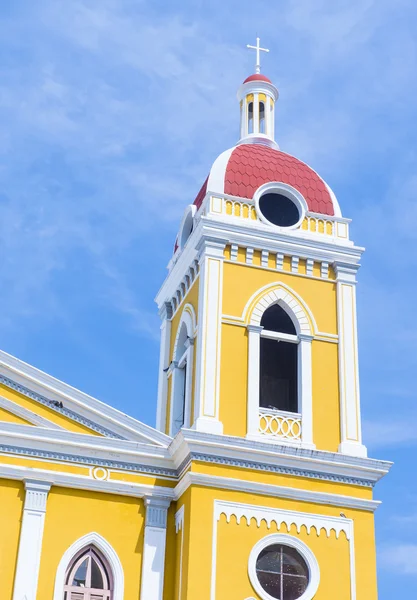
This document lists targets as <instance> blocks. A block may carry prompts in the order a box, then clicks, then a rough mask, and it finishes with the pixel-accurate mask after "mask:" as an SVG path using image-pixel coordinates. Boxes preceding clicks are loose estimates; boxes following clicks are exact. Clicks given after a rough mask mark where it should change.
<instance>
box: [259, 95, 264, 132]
mask: <svg viewBox="0 0 417 600" xmlns="http://www.w3.org/2000/svg"><path fill="white" fill-rule="evenodd" d="M259 132H260V133H265V104H264V103H263V102H259Z"/></svg>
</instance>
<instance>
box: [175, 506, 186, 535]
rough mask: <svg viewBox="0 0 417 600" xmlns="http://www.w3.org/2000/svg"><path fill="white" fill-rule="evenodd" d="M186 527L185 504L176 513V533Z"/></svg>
mask: <svg viewBox="0 0 417 600" xmlns="http://www.w3.org/2000/svg"><path fill="white" fill-rule="evenodd" d="M183 527H184V504H183V505H182V506H181V508H180V509H179V510H177V512H176V513H175V533H178V532H179V531H181V530H182V528H183Z"/></svg>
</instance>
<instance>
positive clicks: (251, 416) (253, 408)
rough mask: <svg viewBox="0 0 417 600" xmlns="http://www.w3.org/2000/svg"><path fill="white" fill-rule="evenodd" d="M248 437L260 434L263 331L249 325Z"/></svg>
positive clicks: (256, 326)
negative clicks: (260, 378)
mask: <svg viewBox="0 0 417 600" xmlns="http://www.w3.org/2000/svg"><path fill="white" fill-rule="evenodd" d="M247 329H248V432H247V434H248V436H253V435H257V434H258V433H259V381H260V380H259V377H260V348H261V331H262V329H263V327H260V326H259V325H248V328H247Z"/></svg>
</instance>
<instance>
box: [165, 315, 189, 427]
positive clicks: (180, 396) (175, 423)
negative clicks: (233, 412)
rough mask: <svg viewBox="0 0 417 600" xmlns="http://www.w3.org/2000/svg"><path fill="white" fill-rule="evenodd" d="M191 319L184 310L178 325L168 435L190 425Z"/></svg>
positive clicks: (172, 371)
mask: <svg viewBox="0 0 417 600" xmlns="http://www.w3.org/2000/svg"><path fill="white" fill-rule="evenodd" d="M193 344H194V340H193V319H192V318H191V317H190V313H189V312H186V311H184V313H183V317H182V319H181V321H180V324H179V326H178V333H177V337H176V340H175V346H174V357H173V361H172V363H171V364H172V368H171V376H172V380H171V403H170V404H171V406H170V424H169V432H168V433H169V435H171V436H175V435H176V434H177V433H178V432H179V431H180V429H181V428H182V427H190V425H191V423H190V407H191V393H192V363H193Z"/></svg>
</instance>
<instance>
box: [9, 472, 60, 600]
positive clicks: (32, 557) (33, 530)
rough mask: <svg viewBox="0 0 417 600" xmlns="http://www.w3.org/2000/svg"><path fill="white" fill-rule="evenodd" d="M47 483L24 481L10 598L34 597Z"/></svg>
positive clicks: (19, 599) (37, 576)
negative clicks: (13, 579)
mask: <svg viewBox="0 0 417 600" xmlns="http://www.w3.org/2000/svg"><path fill="white" fill-rule="evenodd" d="M50 489H51V486H50V484H49V483H45V482H41V481H30V480H27V481H25V490H26V494H25V504H24V507H23V519H22V528H21V531H20V540H19V552H18V556H17V566H16V576H15V581H14V591H13V600H36V595H37V589H38V578H39V567H40V563H41V552H42V538H43V528H44V523H45V512H46V501H47V499H48V493H49V490H50Z"/></svg>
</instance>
